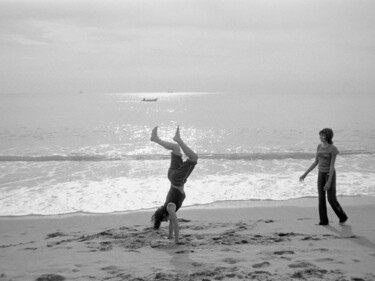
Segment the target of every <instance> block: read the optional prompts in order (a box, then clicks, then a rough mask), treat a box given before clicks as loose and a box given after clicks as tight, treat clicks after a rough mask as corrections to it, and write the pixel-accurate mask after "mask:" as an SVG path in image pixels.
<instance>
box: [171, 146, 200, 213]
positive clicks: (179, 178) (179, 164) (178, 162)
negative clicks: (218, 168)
mask: <svg viewBox="0 0 375 281" xmlns="http://www.w3.org/2000/svg"><path fill="white" fill-rule="evenodd" d="M195 165H197V162H194V161H191V160H190V159H187V160H186V161H183V160H182V156H179V155H176V154H173V153H171V165H170V167H169V170H168V179H169V181H170V182H171V184H172V186H171V188H170V189H169V192H168V194H167V198H166V199H165V204H164V206H165V207H167V206H168V204H169V203H173V204H175V205H176V211H177V210H178V209H180V208H181V205H182V202H184V200H185V198H186V195H185V193H182V192H181V191H180V190H178V189H177V188H175V187H174V186H182V185H184V184H185V183H186V180H187V178H188V177H189V176H190V174H191V172H192V171H193V170H194V167H195Z"/></svg>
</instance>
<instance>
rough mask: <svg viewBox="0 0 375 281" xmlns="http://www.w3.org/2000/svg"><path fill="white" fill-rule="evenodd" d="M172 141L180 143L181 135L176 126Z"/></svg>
mask: <svg viewBox="0 0 375 281" xmlns="http://www.w3.org/2000/svg"><path fill="white" fill-rule="evenodd" d="M173 140H174V141H175V142H177V143H178V142H180V141H182V139H181V135H180V126H177V130H176V134H175V135H174V137H173Z"/></svg>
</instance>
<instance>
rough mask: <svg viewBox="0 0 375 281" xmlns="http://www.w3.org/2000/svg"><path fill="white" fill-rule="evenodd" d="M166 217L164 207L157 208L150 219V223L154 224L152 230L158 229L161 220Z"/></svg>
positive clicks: (166, 213) (166, 212)
mask: <svg viewBox="0 0 375 281" xmlns="http://www.w3.org/2000/svg"><path fill="white" fill-rule="evenodd" d="M166 216H168V211H167V208H166V207H165V206H161V207H159V208H158V209H157V210H156V211H155V213H154V214H153V215H152V217H151V221H152V222H153V223H154V229H159V227H160V224H161V222H162V221H163V219H164V218H165V217H166Z"/></svg>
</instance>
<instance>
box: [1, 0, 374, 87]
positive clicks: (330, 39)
mask: <svg viewBox="0 0 375 281" xmlns="http://www.w3.org/2000/svg"><path fill="white" fill-rule="evenodd" d="M374 89H375V1H373V0H351V1H348V0H335V1H333V0H244V1H241V0H226V1H223V0H189V1H188V0H184V1H182V0H150V1H145V0H129V1H126V0H125V1H122V0H105V1H98V0H59V1H55V0H0V94H9V93H11V94H12V93H30V94H35V93H62V94H64V93H78V92H80V91H82V92H163V91H169V90H172V91H175V92H184V91H187V92H190V91H192V92H193V91H198V92H204V91H209V92H249V93H251V92H257V93H259V92H261V93H262V92H264V93H267V92H282V93H287V92H295V93H304V92H309V93H350V94H351V93H353V94H356V93H368V94H372V93H373V92H374Z"/></svg>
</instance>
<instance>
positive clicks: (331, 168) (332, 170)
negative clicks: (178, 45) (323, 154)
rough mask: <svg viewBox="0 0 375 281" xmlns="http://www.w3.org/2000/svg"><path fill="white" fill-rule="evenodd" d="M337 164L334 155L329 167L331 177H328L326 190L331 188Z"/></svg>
mask: <svg viewBox="0 0 375 281" xmlns="http://www.w3.org/2000/svg"><path fill="white" fill-rule="evenodd" d="M335 162H336V155H332V156H331V164H330V166H329V176H328V180H327V182H326V184H325V186H324V190H328V189H330V187H331V183H332V177H333V173H334V172H335Z"/></svg>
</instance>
